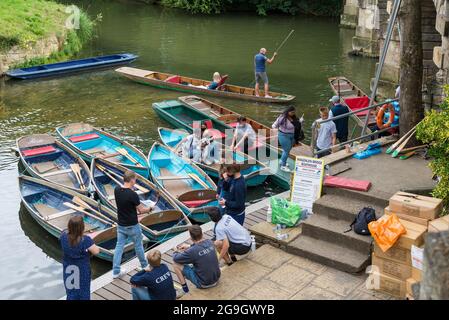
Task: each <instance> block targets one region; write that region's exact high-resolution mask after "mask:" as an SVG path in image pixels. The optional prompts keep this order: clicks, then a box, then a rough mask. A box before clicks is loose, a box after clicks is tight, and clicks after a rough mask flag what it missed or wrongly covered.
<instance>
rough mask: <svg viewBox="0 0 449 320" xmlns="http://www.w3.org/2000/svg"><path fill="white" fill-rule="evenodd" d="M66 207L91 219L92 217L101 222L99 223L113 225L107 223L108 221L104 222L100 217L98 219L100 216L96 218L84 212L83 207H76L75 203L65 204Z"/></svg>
mask: <svg viewBox="0 0 449 320" xmlns="http://www.w3.org/2000/svg"><path fill="white" fill-rule="evenodd" d="M64 205H65V206H66V207H68V208H71V209H73V210H76V211H78V212H81V213H84V214H85V215H87V216H89V217H92V218H94V219H95V220H99V221H101V222H103V223H107V224H113V223H112V222H110V221H106V220H104V219H102V218H100V217H98V216H96V215H94V214H92V213H89V212H87V211H86V210H84V209H83V208H82V207H78V206H75V205H74V204H73V203H71V202H64Z"/></svg>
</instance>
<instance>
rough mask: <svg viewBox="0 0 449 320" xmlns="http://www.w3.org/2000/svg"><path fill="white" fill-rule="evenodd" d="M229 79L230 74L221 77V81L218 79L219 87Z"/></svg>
mask: <svg viewBox="0 0 449 320" xmlns="http://www.w3.org/2000/svg"><path fill="white" fill-rule="evenodd" d="M227 79H228V75H225V76H223V77H221V79H220V81H218V84H217V88H219V87H220V86H222V85H223V84H224V83H225V82H226V80H227Z"/></svg>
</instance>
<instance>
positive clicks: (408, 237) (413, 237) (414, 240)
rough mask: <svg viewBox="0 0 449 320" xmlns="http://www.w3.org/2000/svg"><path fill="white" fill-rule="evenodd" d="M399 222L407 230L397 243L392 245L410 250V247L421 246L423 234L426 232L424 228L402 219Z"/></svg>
mask: <svg viewBox="0 0 449 320" xmlns="http://www.w3.org/2000/svg"><path fill="white" fill-rule="evenodd" d="M399 222H400V223H401V224H402V225H403V226H404V228H405V229H406V230H407V233H405V234H403V235H402V236H400V237H399V239H398V241H396V243H395V244H394V246H395V247H402V248H405V249H411V248H412V245H414V246H417V247H420V246H421V245H423V243H424V234H425V233H426V232H427V228H426V227H425V226H423V225H420V224H416V223H413V222H410V221H406V220H402V219H399Z"/></svg>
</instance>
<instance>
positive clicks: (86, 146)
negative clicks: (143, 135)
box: [56, 123, 148, 177]
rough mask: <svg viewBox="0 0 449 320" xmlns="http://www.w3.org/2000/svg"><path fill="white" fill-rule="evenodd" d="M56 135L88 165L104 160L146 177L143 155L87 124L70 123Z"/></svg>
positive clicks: (122, 141) (146, 168) (146, 167)
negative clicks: (94, 160) (99, 159)
mask: <svg viewBox="0 0 449 320" xmlns="http://www.w3.org/2000/svg"><path fill="white" fill-rule="evenodd" d="M56 133H57V134H58V136H59V137H60V138H61V140H62V142H63V143H64V144H66V145H67V146H68V147H69V148H71V149H72V150H73V151H75V152H76V153H78V154H79V155H80V156H81V158H82V159H83V160H84V161H86V162H88V163H90V162H91V161H92V160H93V159H94V158H105V159H108V160H109V161H112V162H116V163H118V164H120V165H122V166H124V167H125V168H127V169H129V170H133V171H134V172H136V173H138V174H140V175H142V176H144V177H148V164H147V161H146V157H145V155H144V154H143V153H142V152H141V151H140V150H139V149H137V148H136V147H134V146H133V145H131V144H129V143H128V142H126V141H124V140H122V139H120V138H119V137H117V136H114V135H112V134H110V133H108V132H105V131H103V130H100V129H97V128H95V127H93V126H92V125H90V124H87V123H71V124H67V125H64V126H61V127H58V128H56Z"/></svg>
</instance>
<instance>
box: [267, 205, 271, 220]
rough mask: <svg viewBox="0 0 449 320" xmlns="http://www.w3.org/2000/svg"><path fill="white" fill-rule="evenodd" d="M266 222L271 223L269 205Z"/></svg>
mask: <svg viewBox="0 0 449 320" xmlns="http://www.w3.org/2000/svg"><path fill="white" fill-rule="evenodd" d="M267 222H268V223H271V205H268V209H267Z"/></svg>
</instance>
